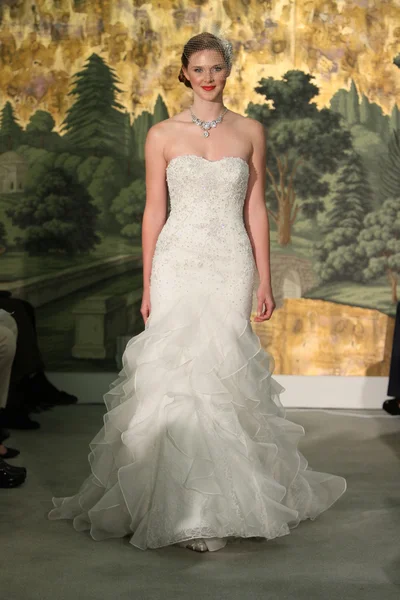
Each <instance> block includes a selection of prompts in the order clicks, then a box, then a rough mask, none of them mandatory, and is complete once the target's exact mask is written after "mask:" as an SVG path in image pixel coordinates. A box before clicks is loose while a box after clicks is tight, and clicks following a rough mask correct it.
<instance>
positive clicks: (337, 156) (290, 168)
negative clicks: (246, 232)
mask: <svg viewBox="0 0 400 600" xmlns="http://www.w3.org/2000/svg"><path fill="white" fill-rule="evenodd" d="M311 79H312V76H311V75H309V74H306V73H303V72H302V71H288V72H287V73H285V75H284V76H283V78H282V79H281V80H276V79H273V78H272V77H268V78H267V79H264V78H263V79H261V81H260V82H259V83H260V85H259V86H258V87H256V88H255V91H256V92H258V93H259V94H262V95H263V96H265V99H266V101H272V102H273V107H272V108H271V107H270V106H269V105H268V104H267V103H264V104H253V103H250V104H249V106H248V108H247V110H246V112H247V114H248V115H249V117H252V118H254V119H257V120H258V121H260V122H261V123H262V124H263V125H265V127H266V129H267V131H268V140H267V177H268V179H269V185H267V186H266V201H267V207H268V212H269V214H270V215H271V217H272V219H273V220H274V221H275V223H276V225H277V229H278V241H279V244H280V245H282V246H286V245H287V244H289V243H290V241H291V231H292V226H293V223H294V222H295V220H296V217H297V214H298V212H299V211H300V210H301V211H302V212H303V214H305V215H306V216H307V217H313V216H315V215H316V213H317V212H318V211H321V210H323V208H324V204H323V201H322V198H323V197H324V196H325V195H326V194H327V193H328V190H329V185H328V183H327V182H326V181H324V180H323V176H324V175H325V174H326V173H334V172H335V171H336V170H337V169H338V167H339V164H340V161H341V159H342V158H343V157H344V153H345V151H346V150H347V149H349V148H351V137H350V133H349V132H348V131H347V130H345V129H343V128H342V126H341V124H340V117H339V116H338V114H337V113H335V112H333V111H331V110H329V109H327V108H324V109H322V110H318V108H317V106H316V104H315V103H314V102H312V99H313V98H314V97H315V96H317V94H318V88H317V86H315V85H314V84H313V83H311Z"/></svg>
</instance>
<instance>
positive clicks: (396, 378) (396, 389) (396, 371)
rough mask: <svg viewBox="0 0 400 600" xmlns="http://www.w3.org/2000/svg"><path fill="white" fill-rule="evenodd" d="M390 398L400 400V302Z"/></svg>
mask: <svg viewBox="0 0 400 600" xmlns="http://www.w3.org/2000/svg"><path fill="white" fill-rule="evenodd" d="M388 396H391V397H393V398H400V302H398V303H397V310H396V322H395V326H394V336H393V346H392V357H391V360H390V373H389V386H388Z"/></svg>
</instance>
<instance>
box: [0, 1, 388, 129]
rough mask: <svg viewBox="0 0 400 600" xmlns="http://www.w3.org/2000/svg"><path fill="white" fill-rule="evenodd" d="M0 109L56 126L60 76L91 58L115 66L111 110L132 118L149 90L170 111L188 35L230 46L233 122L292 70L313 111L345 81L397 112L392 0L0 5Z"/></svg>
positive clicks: (177, 96) (181, 100)
mask: <svg viewBox="0 0 400 600" xmlns="http://www.w3.org/2000/svg"><path fill="white" fill-rule="evenodd" d="M1 4H2V9H1V10H2V24H1V26H0V94H1V104H4V102H5V101H6V100H12V101H13V103H14V105H15V107H16V111H17V115H18V116H19V118H20V120H21V122H22V123H26V121H27V120H28V119H29V116H30V115H31V114H32V112H34V111H35V110H36V109H38V108H40V109H44V110H49V111H50V112H51V113H52V114H53V116H54V118H55V119H56V122H57V124H58V125H59V124H60V123H61V121H62V119H63V117H64V115H65V111H66V109H67V108H68V106H69V105H70V104H71V102H72V101H73V99H72V98H71V97H67V93H68V91H69V89H70V84H71V75H73V74H74V73H75V72H76V71H78V70H79V69H80V68H81V67H82V65H83V63H84V62H85V59H86V58H87V57H88V56H89V55H90V54H91V53H92V52H96V53H98V54H100V55H101V56H103V57H104V58H105V59H106V61H107V62H108V64H110V65H111V66H112V67H114V68H115V70H116V72H117V74H118V76H119V78H120V80H121V88H122V89H123V90H124V93H123V94H122V95H121V98H120V101H121V102H122V103H123V104H124V105H125V106H126V108H127V110H128V111H129V112H131V113H133V114H138V113H140V112H141V111H142V110H146V109H147V110H150V111H151V110H152V109H153V106H154V102H155V99H156V97H157V94H158V93H161V95H162V96H163V98H164V99H165V101H166V103H167V106H168V109H169V111H170V114H173V113H175V112H178V111H179V110H181V109H182V108H183V107H185V106H187V105H188V104H189V103H190V100H191V92H190V91H189V90H188V89H187V88H185V87H184V86H183V84H181V83H179V81H178V79H177V76H178V72H179V68H180V56H181V52H182V48H183V44H184V43H185V42H186V41H187V39H188V38H189V37H191V36H192V35H194V34H196V33H199V32H200V31H212V32H215V33H219V34H221V35H223V36H224V37H227V38H228V39H230V40H231V41H232V43H233V44H234V48H235V57H234V67H233V70H232V74H231V77H230V79H229V80H228V83H227V87H226V93H225V103H226V104H227V106H228V107H229V108H231V109H232V110H237V111H239V112H242V113H244V109H245V107H246V106H247V104H248V102H249V101H253V102H258V101H260V97H259V96H258V94H256V93H255V92H254V91H253V88H254V86H255V85H257V82H258V80H259V79H260V78H261V77H268V76H272V77H275V78H278V77H280V76H281V75H282V74H283V73H284V72H285V71H287V70H288V69H292V68H297V69H302V70H304V71H306V72H310V73H311V74H313V75H314V76H315V82H316V84H317V85H318V86H319V87H320V96H319V99H318V101H317V102H318V105H319V106H320V107H322V106H326V105H328V104H329V100H330V98H331V97H332V95H333V94H334V93H335V91H336V90H337V89H339V88H341V87H346V88H347V87H349V83H350V80H351V78H352V79H354V81H355V82H356V85H357V87H358V89H359V91H361V92H363V93H365V94H366V95H367V96H368V97H369V99H370V100H372V101H375V102H377V103H378V104H380V105H381V106H382V108H383V110H384V112H386V113H388V112H390V110H391V109H392V107H393V104H394V103H395V102H396V101H397V103H398V104H399V105H400V69H398V68H397V67H395V66H394V65H393V63H392V61H393V58H394V56H395V55H396V54H397V53H399V52H400V0H392V1H391V2H387V1H385V0H340V1H339V0H338V1H336V0H329V1H324V0H302V1H301V0H223V1H221V0H196V1H193V0H192V1H190V2H187V1H186V0H180V1H176V2H171V1H167V0H163V1H160V2H148V3H141V2H140V1H137V0H20V2H19V3H18V6H16V7H14V8H12V7H11V8H10V7H9V6H5V2H2V3H1Z"/></svg>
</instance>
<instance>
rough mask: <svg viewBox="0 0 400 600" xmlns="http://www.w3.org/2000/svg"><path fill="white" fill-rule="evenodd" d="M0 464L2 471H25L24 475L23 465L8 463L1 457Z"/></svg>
mask: <svg viewBox="0 0 400 600" xmlns="http://www.w3.org/2000/svg"><path fill="white" fill-rule="evenodd" d="M0 466H1V468H2V469H3V470H4V471H8V472H9V473H25V475H26V468H25V467H14V466H13V465H9V464H8V463H7V462H6V461H5V460H3V459H2V458H1V459H0Z"/></svg>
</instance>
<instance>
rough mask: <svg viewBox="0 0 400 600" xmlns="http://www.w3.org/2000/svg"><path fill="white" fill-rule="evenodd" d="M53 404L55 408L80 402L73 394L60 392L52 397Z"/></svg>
mask: <svg viewBox="0 0 400 600" xmlns="http://www.w3.org/2000/svg"><path fill="white" fill-rule="evenodd" d="M51 400H52V402H53V403H54V405H55V406H57V405H60V406H63V405H64V406H66V405H68V404H76V403H77V402H78V398H77V397H76V396H73V395H72V394H68V393H67V392H63V391H61V392H58V393H57V394H54V395H53V396H52V397H51Z"/></svg>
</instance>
